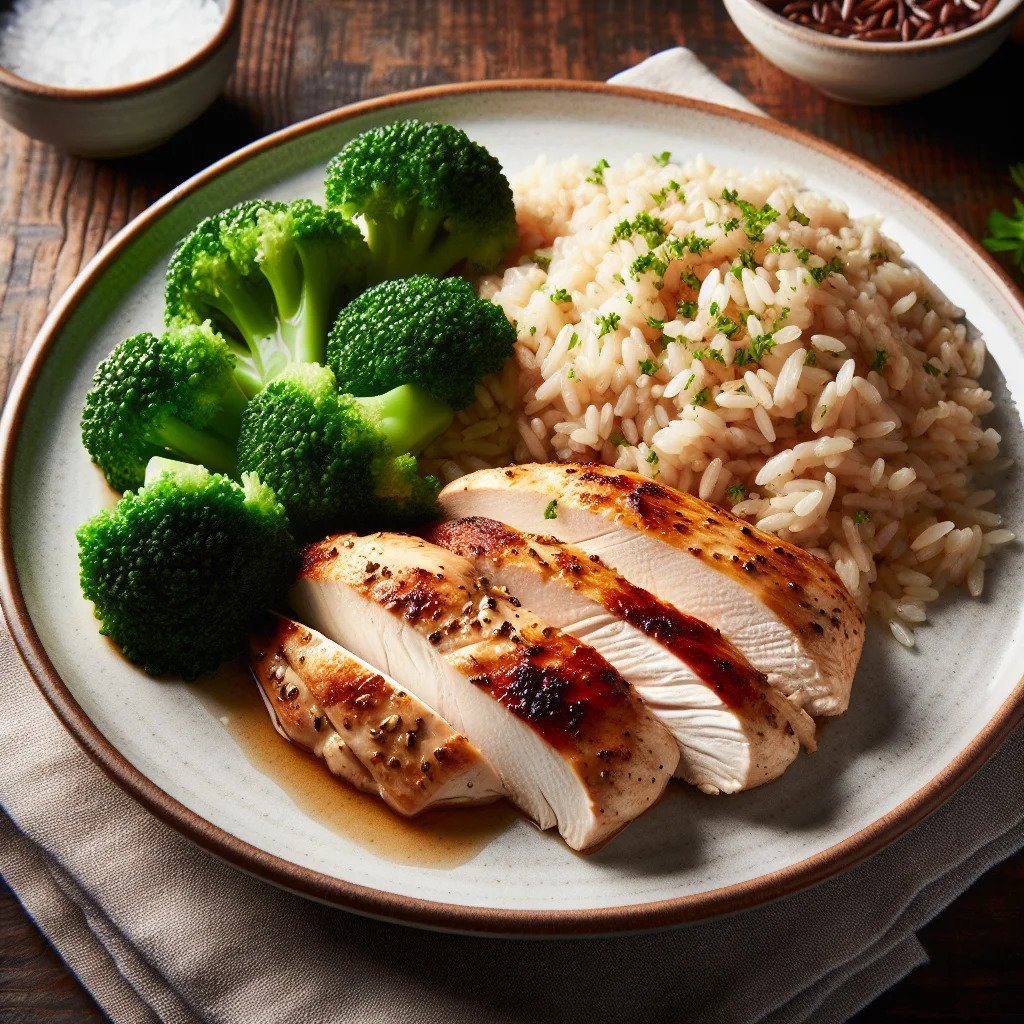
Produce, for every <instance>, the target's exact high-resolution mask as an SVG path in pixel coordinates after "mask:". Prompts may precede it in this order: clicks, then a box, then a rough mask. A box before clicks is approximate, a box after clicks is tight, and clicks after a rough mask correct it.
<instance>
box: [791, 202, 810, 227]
mask: <svg viewBox="0 0 1024 1024" xmlns="http://www.w3.org/2000/svg"><path fill="white" fill-rule="evenodd" d="M786 216H787V217H788V218H789V219H790V220H795V221H796V222H797V224H803V226H804V227H807V225H808V224H810V223H811V218H810V217H808V216H807V214H806V213H801V212H800V211H799V210H798V209H797V208H796V207H795V206H791V207H790V208H789V209H788V210H787V211H786Z"/></svg>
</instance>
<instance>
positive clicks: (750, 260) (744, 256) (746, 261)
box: [740, 249, 758, 270]
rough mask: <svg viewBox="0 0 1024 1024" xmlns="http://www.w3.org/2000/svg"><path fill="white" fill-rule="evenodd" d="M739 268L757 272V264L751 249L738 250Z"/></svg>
mask: <svg viewBox="0 0 1024 1024" xmlns="http://www.w3.org/2000/svg"><path fill="white" fill-rule="evenodd" d="M740 266H741V267H746V268H747V269H748V270H757V268H758V262H757V258H756V257H755V256H754V250H753V249H740Z"/></svg>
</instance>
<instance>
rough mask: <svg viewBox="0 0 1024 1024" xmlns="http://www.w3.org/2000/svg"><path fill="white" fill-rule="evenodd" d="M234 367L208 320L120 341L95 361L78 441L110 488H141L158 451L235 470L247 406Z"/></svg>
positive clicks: (231, 357) (221, 340)
mask: <svg viewBox="0 0 1024 1024" xmlns="http://www.w3.org/2000/svg"><path fill="white" fill-rule="evenodd" d="M234 365H235V357H234V356H233V355H232V353H231V350H230V349H229V348H228V345H227V343H226V342H225V341H224V339H223V338H222V337H220V335H218V334H217V333H216V332H215V331H214V330H213V329H212V328H211V326H210V324H209V323H204V324H202V325H199V326H193V325H190V324H183V325H181V326H179V327H175V328H172V329H171V330H169V331H167V333H165V334H164V335H163V336H162V337H159V338H158V337H155V336H154V335H152V334H136V335H134V336H133V337H131V338H128V339H127V340H125V341H123V342H121V344H120V345H118V346H117V348H115V349H114V351H113V352H111V354H110V355H109V356H107V358H106V359H104V360H103V362H102V363H100V365H99V366H98V367H97V369H96V374H95V376H94V377H93V382H92V387H91V389H90V390H89V393H88V395H86V399H85V410H84V412H83V414H82V441H83V442H84V444H85V447H86V449H87V450H88V452H89V454H90V455H91V456H92V460H93V462H95V463H96V464H97V465H98V466H99V467H100V468H101V469H102V470H103V473H104V475H105V476H106V478H107V481H108V482H109V483H110V485H111V487H114V488H116V489H117V490H119V491H123V490H127V489H128V488H131V487H138V486H140V485H141V484H142V480H143V477H144V475H145V472H146V463H147V462H148V461H149V459H150V457H151V456H153V455H160V454H164V455H166V454H172V455H175V456H177V457H178V458H179V459H183V460H186V461H188V462H198V463H201V464H203V465H204V466H206V467H207V468H208V469H212V470H214V471H216V472H223V473H228V474H231V473H233V472H234V470H235V441H236V440H237V438H238V431H239V429H240V428H241V423H242V410H243V409H244V407H245V396H244V395H243V394H242V393H241V391H240V390H239V389H238V386H237V385H236V384H235V382H234V380H233V378H232V372H233V370H234Z"/></svg>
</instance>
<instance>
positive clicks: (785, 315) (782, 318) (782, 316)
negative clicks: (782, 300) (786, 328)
mask: <svg viewBox="0 0 1024 1024" xmlns="http://www.w3.org/2000/svg"><path fill="white" fill-rule="evenodd" d="M788 319H789V306H783V307H782V311H781V312H780V313H779V315H778V316H777V317H776V318H775V323H773V324H772V330H773V331H777V330H778V329H779V328H780V327H781V326H782V325H783V324H784V323H785V322H786V321H787V320H788Z"/></svg>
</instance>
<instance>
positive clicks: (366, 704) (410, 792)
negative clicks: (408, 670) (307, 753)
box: [250, 615, 496, 814]
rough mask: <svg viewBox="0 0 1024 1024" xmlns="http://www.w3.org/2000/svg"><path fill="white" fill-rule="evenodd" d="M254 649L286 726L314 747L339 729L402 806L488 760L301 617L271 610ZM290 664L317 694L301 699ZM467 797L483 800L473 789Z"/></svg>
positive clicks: (415, 803)
mask: <svg viewBox="0 0 1024 1024" xmlns="http://www.w3.org/2000/svg"><path fill="white" fill-rule="evenodd" d="M250 656H251V663H252V667H253V671H254V673H255V674H256V675H257V678H258V680H259V681H260V683H261V685H262V686H263V689H264V692H265V693H266V694H267V696H268V699H269V700H271V702H272V706H273V710H274V713H275V714H276V715H277V717H278V719H279V721H280V722H281V725H282V727H283V728H284V731H285V732H286V733H287V734H288V735H289V736H291V737H293V738H295V739H296V740H297V741H298V742H303V741H304V740H305V743H304V745H307V746H309V747H310V748H311V749H313V748H314V747H315V746H316V745H317V739H318V737H321V736H323V738H326V736H325V730H336V731H337V733H338V737H339V740H340V742H341V744H342V745H344V746H346V747H348V748H349V749H350V750H351V752H352V754H353V755H354V756H355V757H356V759H357V760H358V761H359V762H360V763H361V764H362V766H363V768H364V769H365V771H366V772H367V773H368V774H369V775H370V776H371V778H372V779H373V781H374V783H375V786H376V789H377V790H378V791H379V792H380V794H381V796H382V797H384V799H385V800H386V801H387V802H388V803H389V804H391V806H393V807H394V808H395V809H396V810H398V811H400V812H401V813H403V814H415V813H417V812H418V811H420V810H422V809H423V808H424V807H425V806H427V805H428V804H429V803H430V802H431V798H432V796H433V794H435V793H436V792H437V791H438V790H439V789H440V788H441V787H442V786H444V785H446V784H447V783H450V782H452V781H454V780H455V779H456V777H457V776H459V775H460V774H463V773H467V772H470V771H472V770H474V769H479V768H480V767H481V766H482V760H483V759H482V757H481V755H480V752H479V751H478V750H477V749H476V748H475V747H474V746H473V745H472V744H471V743H470V742H469V741H468V740H467V739H466V737H465V736H461V735H459V734H458V733H456V732H455V731H454V730H453V729H452V728H451V727H450V726H448V724H447V723H446V722H444V720H443V719H441V718H439V716H437V715H436V714H434V713H433V712H430V711H429V709H426V708H425V707H424V706H423V705H422V704H421V703H420V702H419V701H418V700H416V699H415V698H414V697H412V696H411V695H410V694H409V693H407V692H406V691H404V690H402V689H400V688H398V687H396V686H395V685H394V684H393V683H392V682H391V681H389V680H387V679H385V678H384V677H383V676H382V675H380V674H379V673H377V672H374V671H373V670H372V669H370V668H368V667H367V666H366V665H364V664H363V663H362V662H360V661H359V660H358V659H356V658H354V657H352V656H351V655H349V654H348V652H347V651H345V650H344V649H343V648H341V647H339V646H338V645H337V644H334V643H331V642H330V641H328V640H327V639H326V638H325V637H323V636H321V635H320V634H319V633H317V632H316V631H314V630H311V629H308V628H307V627H306V626H303V625H301V624H300V623H297V622H294V621H293V620H291V619H286V618H284V617H282V616H277V615H275V616H272V617H271V616H268V618H267V620H266V622H265V623H264V624H263V625H262V627H261V628H260V629H259V630H257V631H256V632H255V633H254V634H253V636H252V637H251V638H250ZM288 669H291V670H292V672H294V673H295V674H296V675H297V676H298V679H299V680H300V681H301V685H302V686H304V687H305V688H306V690H308V693H309V696H310V697H311V698H312V700H311V701H309V700H307V701H302V700H299V699H298V698H299V697H300V690H299V685H296V684H295V683H293V682H291V680H293V679H295V676H293V675H291V673H289V672H288V671H287V670H288ZM314 734H315V735H314ZM488 774H489V773H488ZM469 788H470V789H472V788H473V787H472V783H470V786H469ZM495 788H496V785H495ZM495 795H496V794H495ZM491 798H492V799H493V798H494V797H493V795H492V797H491ZM485 799H486V797H485ZM462 802H467V803H469V802H479V801H476V800H475V799H474V795H473V794H472V793H469V792H467V793H466V794H465V798H464V800H463V801H462Z"/></svg>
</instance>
